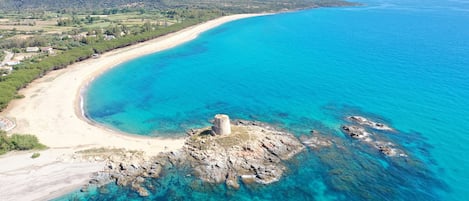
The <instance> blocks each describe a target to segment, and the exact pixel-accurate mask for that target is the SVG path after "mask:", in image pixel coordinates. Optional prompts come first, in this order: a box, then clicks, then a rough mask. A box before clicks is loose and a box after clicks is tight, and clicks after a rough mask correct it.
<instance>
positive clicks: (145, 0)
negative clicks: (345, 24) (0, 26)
mask: <svg viewBox="0 0 469 201" xmlns="http://www.w3.org/2000/svg"><path fill="white" fill-rule="evenodd" d="M341 4H344V1H340V0H262V1H261V0H237V1H219V0H204V1H202V0H171V1H168V0H140V1H131V0H81V1H75V0H41V1H38V0H21V1H18V0H0V9H3V10H6V9H9V10H15V11H16V10H18V11H19V10H44V9H55V10H58V11H60V12H69V11H82V10H89V11H93V10H96V9H106V12H105V13H106V14H116V13H118V12H128V11H132V10H138V11H141V12H145V10H148V9H172V8H184V7H188V8H200V9H213V8H217V9H223V10H226V11H230V12H259V11H269V10H282V9H297V8H308V7H314V6H336V5H341Z"/></svg>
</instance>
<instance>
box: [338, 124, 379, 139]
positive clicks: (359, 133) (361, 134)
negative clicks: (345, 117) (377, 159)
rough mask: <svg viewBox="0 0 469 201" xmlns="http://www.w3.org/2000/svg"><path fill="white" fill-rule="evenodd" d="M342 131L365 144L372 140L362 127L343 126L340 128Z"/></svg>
mask: <svg viewBox="0 0 469 201" xmlns="http://www.w3.org/2000/svg"><path fill="white" fill-rule="evenodd" d="M342 130H343V131H344V132H345V133H346V134H347V135H349V136H350V137H352V138H355V139H360V140H363V141H367V142H369V141H372V139H371V138H370V136H371V133H369V132H367V131H366V130H365V128H363V127H360V126H348V125H345V126H342Z"/></svg>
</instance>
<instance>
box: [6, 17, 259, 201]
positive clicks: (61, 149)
mask: <svg viewBox="0 0 469 201" xmlns="http://www.w3.org/2000/svg"><path fill="white" fill-rule="evenodd" d="M258 15H259V14H241V15H232V16H225V17H221V18H218V19H215V20H212V21H209V22H206V23H203V24H200V25H196V26H193V27H189V28H186V29H184V30H181V31H179V32H177V33H173V34H169V35H166V36H163V37H160V38H157V39H154V40H151V41H147V42H144V43H140V44H137V45H133V46H130V47H125V48H122V49H118V50H114V51H111V52H108V53H105V54H103V55H101V57H100V58H98V59H88V60H86V61H83V62H79V63H76V64H73V65H70V66H69V67H67V68H66V69H62V70H57V71H53V72H50V73H48V74H47V75H46V76H44V77H42V78H40V79H37V80H35V81H34V82H33V83H32V84H30V85H29V86H28V87H27V88H25V89H23V90H21V91H20V93H21V94H23V95H25V98H23V99H19V100H15V101H12V102H11V103H10V105H9V107H8V108H7V109H6V110H5V111H4V112H3V113H2V114H1V115H2V116H8V117H12V118H14V120H16V124H17V127H16V128H15V129H13V130H12V131H11V132H12V133H27V134H34V135H36V136H37V137H38V138H39V140H40V141H41V142H42V143H44V144H45V145H47V146H48V147H50V148H51V149H50V150H48V151H45V152H41V153H42V154H41V157H39V158H38V159H34V160H33V159H31V158H29V157H30V156H31V153H29V154H14V155H9V156H6V157H5V156H4V157H1V158H0V166H1V168H0V176H1V177H0V186H1V187H0V200H41V199H45V198H52V197H54V196H57V195H60V194H64V193H66V192H68V191H70V190H71V189H70V188H72V189H74V188H76V187H77V186H79V185H81V184H83V182H86V180H87V179H89V177H88V176H86V175H88V174H89V173H91V172H96V171H99V170H100V169H102V165H101V166H100V165H96V164H84V163H70V162H66V161H64V160H63V158H64V157H63V156H65V155H71V154H72V153H73V152H74V151H77V150H82V149H88V148H96V147H108V148H125V149H128V150H141V151H144V152H145V153H146V154H148V155H155V154H157V153H159V152H162V151H169V150H176V149H179V148H180V147H182V146H183V143H184V139H182V138H181V139H162V138H150V137H138V136H131V135H126V134H123V133H119V132H116V131H113V130H110V129H106V128H104V127H102V126H99V125H96V124H93V123H91V122H90V121H88V120H86V119H85V118H83V116H82V114H81V113H82V112H81V108H80V102H81V97H80V91H81V89H82V88H83V86H85V85H86V84H87V83H88V82H89V81H90V80H92V79H93V78H94V77H95V76H97V75H99V74H101V73H103V72H104V71H106V70H108V69H110V68H112V67H114V66H116V65H118V64H120V63H122V62H125V61H127V60H129V59H133V58H137V57H140V56H142V55H145V54H150V53H154V52H157V51H161V50H164V49H168V48H171V47H174V46H177V45H179V44H182V43H184V42H187V41H189V40H192V39H194V38H196V37H197V36H198V35H199V34H200V33H201V32H204V31H206V30H209V29H211V28H214V27H216V26H219V25H221V24H223V23H226V22H229V21H233V20H237V19H241V18H247V17H253V16H258ZM59 156H61V157H59ZM65 158H66V157H65ZM6 167H9V168H6ZM5 184H8V185H7V186H4V185H5Z"/></svg>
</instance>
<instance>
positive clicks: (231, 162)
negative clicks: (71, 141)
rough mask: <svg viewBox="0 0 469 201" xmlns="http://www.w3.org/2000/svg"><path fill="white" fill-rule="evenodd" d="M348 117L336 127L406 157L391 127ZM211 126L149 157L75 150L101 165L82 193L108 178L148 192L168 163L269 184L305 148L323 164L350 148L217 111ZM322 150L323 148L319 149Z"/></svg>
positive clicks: (231, 183)
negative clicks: (150, 180) (174, 147)
mask: <svg viewBox="0 0 469 201" xmlns="http://www.w3.org/2000/svg"><path fill="white" fill-rule="evenodd" d="M347 119H348V120H349V121H351V122H352V124H349V125H343V126H342V127H341V130H342V132H344V133H345V134H347V135H348V136H350V137H351V138H352V139H355V140H358V141H359V142H361V143H362V144H363V145H368V146H371V147H372V148H374V149H377V150H378V151H379V152H381V153H382V154H384V155H385V156H388V157H407V154H406V153H405V151H404V149H402V148H400V147H399V146H398V145H396V144H394V143H393V142H392V141H391V140H390V139H389V138H387V137H385V136H383V134H386V133H391V132H392V133H394V132H395V130H394V129H393V128H391V127H390V126H388V125H386V124H383V123H378V122H375V121H372V120H370V119H367V118H365V117H362V116H350V117H347ZM213 124H214V125H213V126H211V127H206V128H201V129H191V130H189V131H187V135H188V136H187V138H186V140H185V144H184V146H183V147H182V148H181V149H179V150H177V151H171V152H166V153H160V154H159V155H157V156H153V157H148V156H146V155H145V154H144V153H143V152H137V151H126V150H123V149H93V150H85V151H82V152H79V153H77V155H79V156H80V157H82V158H83V159H85V160H94V161H101V162H105V163H106V166H105V168H104V170H103V171H101V172H99V173H96V174H95V175H94V177H93V179H92V180H91V181H90V182H89V184H88V185H86V186H84V187H83V188H82V191H87V189H88V187H89V186H97V187H100V186H104V185H106V184H108V183H111V182H113V183H116V184H117V185H120V186H127V187H130V188H131V189H133V190H134V191H136V192H138V194H139V195H140V196H148V195H149V190H154V186H148V182H146V180H147V179H148V178H158V177H160V175H161V174H162V172H163V171H165V170H167V169H168V168H169V169H171V168H173V167H184V168H186V167H188V168H189V170H190V171H191V172H190V173H189V174H188V175H186V176H194V177H197V178H199V179H200V180H202V181H203V182H206V183H213V184H221V183H224V184H225V185H226V186H227V187H228V188H231V189H238V188H240V184H241V182H242V183H244V184H250V183H259V184H271V183H273V182H276V181H278V180H280V179H281V177H282V176H283V175H284V172H285V170H286V168H287V166H286V163H285V162H286V161H287V160H289V159H291V158H292V157H293V156H295V155H296V154H298V153H300V152H302V151H304V150H305V149H306V147H309V148H310V149H311V150H312V151H315V152H316V151H317V152H316V154H319V155H318V156H320V159H321V160H322V159H324V160H326V159H327V161H325V162H326V163H332V162H331V161H328V160H332V161H334V160H335V159H333V158H330V157H331V156H330V155H331V153H335V152H334V151H333V150H336V149H337V151H339V150H340V151H341V152H344V151H346V152H348V151H351V150H346V149H345V146H344V141H343V139H340V138H338V137H337V136H335V137H334V135H331V134H330V133H329V134H328V133H322V132H319V131H317V130H312V131H311V132H310V133H309V135H303V136H301V137H300V138H299V139H298V138H296V137H295V136H293V135H292V134H290V133H288V132H286V131H283V130H281V129H278V128H275V127H273V126H271V125H269V124H265V123H261V122H256V121H245V120H234V121H230V119H229V117H228V116H227V115H216V116H215V119H214V121H213ZM300 140H301V141H300ZM322 148H327V149H325V151H319V150H321V149H322ZM328 150H329V151H328ZM331 150H332V151H331ZM321 153H322V154H323V155H321ZM324 154H325V155H324Z"/></svg>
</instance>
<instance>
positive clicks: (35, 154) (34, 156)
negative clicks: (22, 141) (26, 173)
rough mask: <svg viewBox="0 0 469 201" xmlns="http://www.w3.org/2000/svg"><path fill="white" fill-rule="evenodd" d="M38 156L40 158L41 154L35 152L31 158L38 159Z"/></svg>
mask: <svg viewBox="0 0 469 201" xmlns="http://www.w3.org/2000/svg"><path fill="white" fill-rule="evenodd" d="M39 156H41V154H40V153H37V152H35V153H33V155H32V156H31V158H37V157H39Z"/></svg>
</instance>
